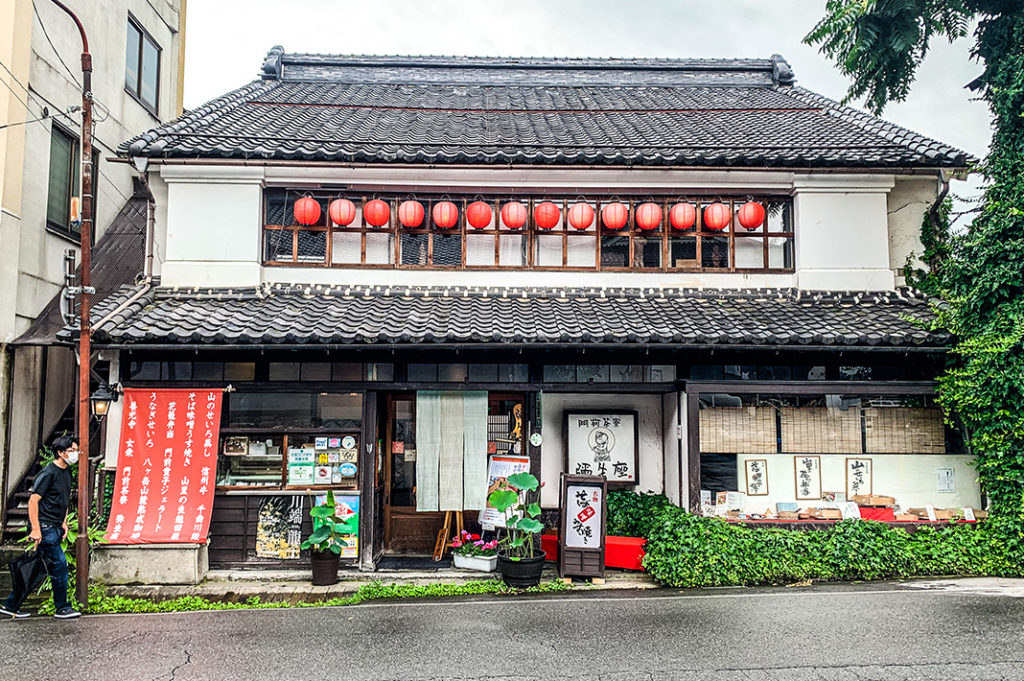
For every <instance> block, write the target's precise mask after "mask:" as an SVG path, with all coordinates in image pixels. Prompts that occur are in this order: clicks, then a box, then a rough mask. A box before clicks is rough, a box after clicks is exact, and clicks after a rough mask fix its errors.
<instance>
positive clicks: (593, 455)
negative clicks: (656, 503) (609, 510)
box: [563, 409, 640, 487]
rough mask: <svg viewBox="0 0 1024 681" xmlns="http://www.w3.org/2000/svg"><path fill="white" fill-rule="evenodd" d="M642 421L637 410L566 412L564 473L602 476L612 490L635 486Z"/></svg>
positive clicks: (637, 477)
mask: <svg viewBox="0 0 1024 681" xmlns="http://www.w3.org/2000/svg"><path fill="white" fill-rule="evenodd" d="M639 422H640V419H639V418H638V415H637V412H635V411H622V410H614V409H603V410H600V411H566V412H565V461H564V466H565V467H564V469H563V470H564V471H565V472H566V473H568V474H569V475H583V476H592V475H593V476H603V477H605V478H606V479H607V480H608V484H609V485H611V486H613V487H615V486H618V487H626V486H632V485H636V484H637V483H638V482H639V476H638V471H639V469H640V466H639V456H638V450H639V446H638V445H639V435H638V433H637V429H638V426H639Z"/></svg>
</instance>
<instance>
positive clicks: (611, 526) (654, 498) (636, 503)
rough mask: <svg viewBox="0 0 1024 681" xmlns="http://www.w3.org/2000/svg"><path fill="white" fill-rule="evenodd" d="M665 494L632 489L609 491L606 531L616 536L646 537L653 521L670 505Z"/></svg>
mask: <svg viewBox="0 0 1024 681" xmlns="http://www.w3.org/2000/svg"><path fill="white" fill-rule="evenodd" d="M669 505H670V504H669V500H668V497H666V496H665V495H664V494H637V493H636V492H633V491H631V490H625V489H620V490H612V491H611V492H608V521H607V527H606V533H607V534H608V535H609V536H614V537H646V536H647V535H648V533H649V532H650V530H651V523H652V522H653V521H654V520H655V519H656V518H657V517H658V514H660V513H661V512H662V511H663V510H665V508H667V507H668V506H669Z"/></svg>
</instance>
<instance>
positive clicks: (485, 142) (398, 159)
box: [119, 48, 973, 168]
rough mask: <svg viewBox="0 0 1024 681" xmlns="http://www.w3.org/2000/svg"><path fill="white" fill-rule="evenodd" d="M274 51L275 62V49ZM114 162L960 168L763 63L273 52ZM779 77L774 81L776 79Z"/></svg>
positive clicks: (932, 144)
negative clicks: (256, 70) (237, 84)
mask: <svg viewBox="0 0 1024 681" xmlns="http://www.w3.org/2000/svg"><path fill="white" fill-rule="evenodd" d="M275 49H277V48H275ZM268 59H269V60H270V61H272V62H274V64H275V66H274V67H273V68H271V71H270V74H271V75H269V76H265V78H268V79H267V80H260V81H255V82H253V83H250V84H249V85H246V86H244V87H242V88H239V89H237V90H235V91H233V92H230V93H228V94H226V95H224V96H223V97H220V98H218V99H215V100H213V101H211V102H208V103H207V104H204V105H203V106H201V107H199V108H197V109H195V110H193V111H190V112H188V113H186V114H185V115H184V116H182V117H181V118H179V119H177V120H175V121H172V122H170V123H167V124H165V125H162V126H160V127H158V128H156V129H154V130H151V131H149V132H147V133H145V134H143V135H141V136H139V137H137V138H135V139H133V140H129V141H128V142H125V143H124V144H123V145H121V147H120V149H119V153H121V154H122V155H128V154H131V155H141V156H150V157H158V158H185V157H206V158H234V159H282V160H296V161H314V160H315V161H334V162H360V163H467V164H508V163H515V164H538V165H540V164H557V165H574V164H586V165H597V164H605V165H608V164H610V165H647V166H666V165H671V166H768V167H771V166H774V167H817V166H823V167H914V166H918V167H937V166H943V167H956V168H962V167H965V166H966V165H968V164H969V163H970V162H971V161H972V160H973V159H972V158H971V157H970V156H969V155H968V154H966V153H964V152H962V151H960V150H958V149H954V148H953V147H950V146H948V145H945V144H942V143H940V142H937V141H935V140H931V139H928V138H926V137H924V136H922V135H919V134H917V133H914V132H911V131H909V130H905V129H903V128H900V127H898V126H896V125H893V124H891V123H888V122H886V121H883V120H880V119H878V118H875V117H873V116H870V115H868V114H866V113H863V112H860V111H857V110H855V109H852V108H850V107H846V106H842V105H840V104H838V103H837V102H835V101H832V100H830V99H827V98H825V97H822V96H820V95H816V94H814V93H812V92H809V91H807V90H804V89H803V88H798V87H792V80H791V74H790V77H788V78H780V76H779V74H780V69H781V66H782V65H785V61H783V60H782V59H781V57H773V58H772V59H722V60H714V59H704V60H693V59H690V60H672V59H499V58H475V57H474V58H470V57H347V56H329V55H288V54H285V53H284V52H283V50H281V51H277V52H276V53H275V52H274V51H272V53H271V55H268ZM785 70H788V65H785V69H783V71H785Z"/></svg>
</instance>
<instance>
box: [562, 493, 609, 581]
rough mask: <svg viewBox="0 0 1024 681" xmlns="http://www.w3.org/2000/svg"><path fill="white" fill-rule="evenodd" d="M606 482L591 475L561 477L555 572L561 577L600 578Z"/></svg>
mask: <svg viewBox="0 0 1024 681" xmlns="http://www.w3.org/2000/svg"><path fill="white" fill-rule="evenodd" d="M607 497H608V482H607V480H606V479H605V478H603V477H600V476H593V475H565V474H562V490H561V503H560V504H559V507H560V508H561V510H562V517H561V521H560V523H559V526H558V528H559V529H558V544H559V546H558V572H559V574H561V576H562V577H590V578H594V577H598V578H601V579H603V578H604V543H605V520H606V518H605V517H606V516H607V510H608V504H607Z"/></svg>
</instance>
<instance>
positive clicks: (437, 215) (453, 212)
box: [430, 201, 459, 229]
mask: <svg viewBox="0 0 1024 681" xmlns="http://www.w3.org/2000/svg"><path fill="white" fill-rule="evenodd" d="M430 216H431V217H432V218H433V219H434V224H435V225H437V226H438V227H440V228H441V229H451V228H452V227H454V226H455V225H456V224H457V223H458V222H459V209H458V208H456V207H455V204H454V203H452V202H451V201H439V202H437V203H435V204H434V208H433V209H432V210H431V211H430Z"/></svg>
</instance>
